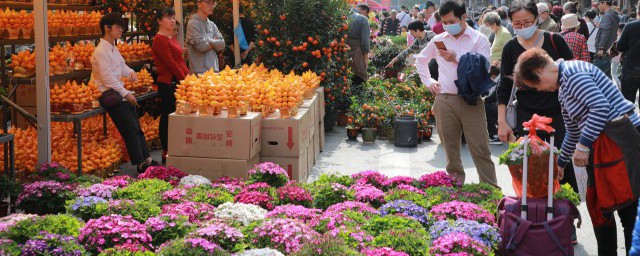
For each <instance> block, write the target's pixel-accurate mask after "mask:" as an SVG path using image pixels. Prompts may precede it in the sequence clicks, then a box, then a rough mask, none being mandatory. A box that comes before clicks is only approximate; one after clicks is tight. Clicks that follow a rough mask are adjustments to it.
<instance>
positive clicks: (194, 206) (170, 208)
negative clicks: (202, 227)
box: [162, 202, 215, 223]
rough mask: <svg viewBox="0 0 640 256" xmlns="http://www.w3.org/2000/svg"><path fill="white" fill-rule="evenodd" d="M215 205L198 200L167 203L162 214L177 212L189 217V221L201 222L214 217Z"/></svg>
mask: <svg viewBox="0 0 640 256" xmlns="http://www.w3.org/2000/svg"><path fill="white" fill-rule="evenodd" d="M214 210H215V207H214V206H213V205H210V204H205V203H196V202H182V203H178V204H166V205H163V206H162V215H165V214H176V215H184V216H188V217H189V222H191V223H200V222H202V221H207V220H211V219H213V217H214V216H213V211H214Z"/></svg>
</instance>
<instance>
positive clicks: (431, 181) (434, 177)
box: [418, 171, 462, 189]
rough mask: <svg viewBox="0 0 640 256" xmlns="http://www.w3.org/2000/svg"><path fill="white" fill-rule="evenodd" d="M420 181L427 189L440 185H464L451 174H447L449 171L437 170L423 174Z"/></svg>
mask: <svg viewBox="0 0 640 256" xmlns="http://www.w3.org/2000/svg"><path fill="white" fill-rule="evenodd" d="M418 181H419V182H420V184H421V185H422V188H425V189H426V188H430V187H440V186H445V187H460V186H461V185H462V184H460V183H459V182H458V181H456V180H455V179H454V178H453V177H451V176H449V174H447V172H445V171H437V172H434V173H428V174H425V175H422V177H420V179H418Z"/></svg>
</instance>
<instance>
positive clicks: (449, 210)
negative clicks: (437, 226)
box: [430, 201, 495, 225]
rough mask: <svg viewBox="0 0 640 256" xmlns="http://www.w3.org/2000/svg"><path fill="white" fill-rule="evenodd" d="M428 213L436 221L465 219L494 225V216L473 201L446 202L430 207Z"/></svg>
mask: <svg viewBox="0 0 640 256" xmlns="http://www.w3.org/2000/svg"><path fill="white" fill-rule="evenodd" d="M430 214H431V217H432V218H433V219H435V220H436V221H438V220H447V219H450V220H458V219H465V220H474V221H477V222H479V223H486V224H489V225H495V217H494V216H493V215H492V214H491V213H489V211H487V210H485V209H482V207H480V206H478V205H477V204H474V203H466V202H460V201H451V202H446V203H442V204H439V205H436V206H434V207H433V208H431V211H430Z"/></svg>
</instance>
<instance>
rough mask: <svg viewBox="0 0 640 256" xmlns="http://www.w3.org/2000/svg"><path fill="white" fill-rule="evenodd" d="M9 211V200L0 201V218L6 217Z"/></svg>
mask: <svg viewBox="0 0 640 256" xmlns="http://www.w3.org/2000/svg"><path fill="white" fill-rule="evenodd" d="M8 212H9V202H4V201H0V218H2V217H6V216H7V214H8Z"/></svg>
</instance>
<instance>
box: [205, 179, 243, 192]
mask: <svg viewBox="0 0 640 256" xmlns="http://www.w3.org/2000/svg"><path fill="white" fill-rule="evenodd" d="M211 186H213V187H214V188H218V187H219V188H224V189H226V190H227V191H229V192H230V193H232V194H237V193H239V192H240V191H242V189H244V186H245V181H244V180H243V179H241V178H231V177H226V176H225V177H222V178H219V179H217V180H215V181H213V182H212V183H211Z"/></svg>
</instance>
